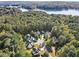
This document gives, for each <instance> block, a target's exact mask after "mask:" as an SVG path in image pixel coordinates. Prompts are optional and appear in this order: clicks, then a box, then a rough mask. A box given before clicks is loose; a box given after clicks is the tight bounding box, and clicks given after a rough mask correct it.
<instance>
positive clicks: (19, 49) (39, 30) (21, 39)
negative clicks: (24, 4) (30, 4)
mask: <svg viewBox="0 0 79 59" xmlns="http://www.w3.org/2000/svg"><path fill="white" fill-rule="evenodd" d="M0 11H2V12H0V57H35V56H37V57H39V56H41V57H49V55H51V56H52V57H54V56H58V57H61V56H62V57H79V16H71V15H54V14H51V15H49V14H47V13H45V12H41V11H29V12H21V11H20V10H18V9H15V8H0ZM4 11H5V12H4Z"/></svg>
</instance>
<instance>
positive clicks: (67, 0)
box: [0, 0, 79, 2]
mask: <svg viewBox="0 0 79 59" xmlns="http://www.w3.org/2000/svg"><path fill="white" fill-rule="evenodd" d="M0 1H78V2H79V0H0Z"/></svg>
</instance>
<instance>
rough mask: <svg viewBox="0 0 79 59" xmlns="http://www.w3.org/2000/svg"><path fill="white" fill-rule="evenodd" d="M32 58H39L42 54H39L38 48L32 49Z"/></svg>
mask: <svg viewBox="0 0 79 59" xmlns="http://www.w3.org/2000/svg"><path fill="white" fill-rule="evenodd" d="M32 56H33V57H39V56H40V53H39V49H38V48H33V49H32Z"/></svg>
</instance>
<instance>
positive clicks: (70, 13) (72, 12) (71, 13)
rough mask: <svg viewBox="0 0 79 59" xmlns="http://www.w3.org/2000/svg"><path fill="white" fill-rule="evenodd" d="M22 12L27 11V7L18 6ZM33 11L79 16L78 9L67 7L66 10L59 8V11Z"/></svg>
mask: <svg viewBox="0 0 79 59" xmlns="http://www.w3.org/2000/svg"><path fill="white" fill-rule="evenodd" d="M20 10H22V12H28V11H29V10H28V9H23V8H20ZM33 11H43V12H46V13H47V14H64V15H72V16H79V10H76V9H68V10H61V11H53V10H52V11H48V10H41V9H34V10H33Z"/></svg>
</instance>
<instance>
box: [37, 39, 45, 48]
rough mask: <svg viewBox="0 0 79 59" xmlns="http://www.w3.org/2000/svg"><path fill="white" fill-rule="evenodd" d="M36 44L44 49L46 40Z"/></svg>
mask: <svg viewBox="0 0 79 59" xmlns="http://www.w3.org/2000/svg"><path fill="white" fill-rule="evenodd" d="M36 43H37V44H38V45H39V46H40V47H44V46H45V42H44V40H38V41H37V42H36Z"/></svg>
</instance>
